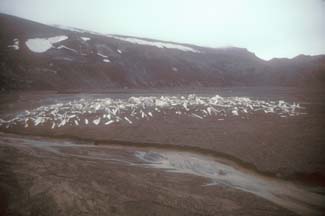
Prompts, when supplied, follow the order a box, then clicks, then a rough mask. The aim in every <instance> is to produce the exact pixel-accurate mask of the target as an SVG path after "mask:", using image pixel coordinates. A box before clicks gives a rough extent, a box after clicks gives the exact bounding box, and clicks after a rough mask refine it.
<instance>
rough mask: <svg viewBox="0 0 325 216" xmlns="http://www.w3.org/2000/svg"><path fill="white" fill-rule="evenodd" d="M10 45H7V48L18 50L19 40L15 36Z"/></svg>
mask: <svg viewBox="0 0 325 216" xmlns="http://www.w3.org/2000/svg"><path fill="white" fill-rule="evenodd" d="M13 43H14V44H12V45H9V46H8V47H9V48H13V49H14V50H19V40H18V39H17V38H15V39H13Z"/></svg>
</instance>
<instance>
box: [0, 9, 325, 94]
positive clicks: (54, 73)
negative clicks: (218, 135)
mask: <svg viewBox="0 0 325 216" xmlns="http://www.w3.org/2000/svg"><path fill="white" fill-rule="evenodd" d="M0 26H1V29H0V87H1V89H2V90H61V91H62V90H105V89H116V88H165V87H181V88H182V87H224V86H295V87H321V86H323V85H324V84H325V55H319V56H305V55H300V56H297V57H295V58H293V59H272V60H270V61H264V60H262V59H259V58H258V57H256V56H255V54H254V53H251V52H249V51H248V50H247V49H243V48H236V47H228V48H207V47H200V46H195V45H190V44H180V43H173V42H166V41H159V40H153V39H145V38H138V37H128V36H120V35H103V34H98V33H94V32H88V31H84V30H81V29H63V28H62V27H59V26H55V27H54V26H48V25H44V24H40V23H37V22H33V21H29V20H25V19H22V18H18V17H14V16H10V15H5V14H0ZM58 36H60V37H58Z"/></svg>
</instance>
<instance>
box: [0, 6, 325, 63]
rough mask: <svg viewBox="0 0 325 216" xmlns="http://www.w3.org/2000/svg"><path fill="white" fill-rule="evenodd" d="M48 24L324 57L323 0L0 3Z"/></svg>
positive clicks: (262, 52)
mask: <svg viewBox="0 0 325 216" xmlns="http://www.w3.org/2000/svg"><path fill="white" fill-rule="evenodd" d="M0 12H2V13H7V14H13V15H16V16H20V17H24V18H28V19H32V20H35V21H39V22H42V23H46V24H61V25H66V26H73V27H79V28H83V29H88V30H93V31H97V32H101V33H111V34H122V35H130V36H140V37H148V38H155V39H162V40H169V41H176V42H184V43H193V44H197V45H202V46H209V47H224V46H237V47H244V48H247V49H249V50H250V51H252V52H254V53H255V54H256V55H257V56H259V57H261V58H263V59H270V58H273V57H290V58H291V57H294V56H296V55H298V54H311V55H315V54H325V0H78V1H77V0H55V1H53V0H0Z"/></svg>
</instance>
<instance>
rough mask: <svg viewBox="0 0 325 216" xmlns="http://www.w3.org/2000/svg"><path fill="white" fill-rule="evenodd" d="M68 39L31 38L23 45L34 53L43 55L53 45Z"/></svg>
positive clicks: (65, 37)
mask: <svg viewBox="0 0 325 216" xmlns="http://www.w3.org/2000/svg"><path fill="white" fill-rule="evenodd" d="M68 38H69V37H68V36H65V35H61V36H55V37H50V38H32V39H28V40H27V41H26V42H25V43H26V46H27V47H28V49H30V50H31V51H32V52H35V53H44V52H46V51H48V50H49V49H51V48H52V47H53V44H56V43H59V42H61V41H64V40H67V39H68Z"/></svg>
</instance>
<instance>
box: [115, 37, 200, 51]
mask: <svg viewBox="0 0 325 216" xmlns="http://www.w3.org/2000/svg"><path fill="white" fill-rule="evenodd" d="M109 37H112V38H114V39H118V40H122V41H126V42H129V43H134V44H139V45H147V46H154V47H158V48H167V49H178V50H182V51H185V52H195V53H199V52H200V51H199V50H196V49H193V48H191V47H188V46H184V45H180V44H173V43H165V42H158V41H147V40H142V39H138V38H128V37H117V36H113V35H109Z"/></svg>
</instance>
